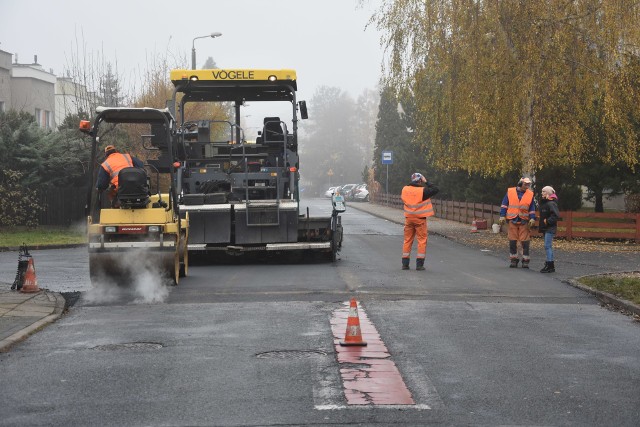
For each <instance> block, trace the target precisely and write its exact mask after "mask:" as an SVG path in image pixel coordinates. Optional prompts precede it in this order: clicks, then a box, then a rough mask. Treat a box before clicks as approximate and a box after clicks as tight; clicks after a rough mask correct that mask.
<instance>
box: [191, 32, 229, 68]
mask: <svg viewBox="0 0 640 427" xmlns="http://www.w3.org/2000/svg"><path fill="white" fill-rule="evenodd" d="M221 35H222V33H211V34H207V35H206V36H198V37H194V39H193V41H192V42H191V69H192V70H195V69H196V40H197V39H206V38H207V37H211V38H212V39H215V38H216V37H220V36H221Z"/></svg>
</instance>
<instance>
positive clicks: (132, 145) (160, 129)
mask: <svg viewBox="0 0 640 427" xmlns="http://www.w3.org/2000/svg"><path fill="white" fill-rule="evenodd" d="M80 130H81V131H82V132H84V133H86V134H88V135H90V136H91V138H92V144H91V159H92V162H91V165H90V167H89V170H90V173H89V176H90V177H91V182H90V183H89V190H88V193H87V203H86V212H87V222H88V224H87V233H88V250H89V273H90V277H91V281H92V283H93V284H97V283H102V282H105V281H107V282H110V283H115V284H118V285H125V286H126V285H128V284H129V283H131V281H132V280H136V279H137V277H136V276H140V275H143V274H144V275H151V278H152V279H153V278H154V277H153V276H157V277H159V278H165V279H166V280H168V281H169V283H171V284H174V285H177V284H178V281H179V279H180V277H184V276H186V275H187V272H188V251H187V242H188V237H189V217H188V215H182V218H181V215H180V212H179V205H178V203H177V200H178V199H177V198H178V195H177V190H176V185H175V183H176V182H177V180H176V177H175V175H174V173H175V171H176V169H177V167H179V166H180V164H179V163H176V160H177V155H176V154H177V153H176V147H175V140H176V132H177V131H176V125H175V120H174V118H173V116H172V115H171V113H170V112H169V110H166V109H155V108H119V107H113V108H112V107H98V108H97V110H96V117H95V119H94V120H93V122H90V121H87V120H82V121H81V122H80ZM103 184H104V185H103ZM105 186H106V187H105Z"/></svg>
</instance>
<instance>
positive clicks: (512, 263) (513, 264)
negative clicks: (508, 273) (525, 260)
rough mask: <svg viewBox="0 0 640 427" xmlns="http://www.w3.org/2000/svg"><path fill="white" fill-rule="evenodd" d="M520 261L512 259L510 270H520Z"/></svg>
mask: <svg viewBox="0 0 640 427" xmlns="http://www.w3.org/2000/svg"><path fill="white" fill-rule="evenodd" d="M519 262H520V260H519V259H518V258H511V264H509V268H518V263H519Z"/></svg>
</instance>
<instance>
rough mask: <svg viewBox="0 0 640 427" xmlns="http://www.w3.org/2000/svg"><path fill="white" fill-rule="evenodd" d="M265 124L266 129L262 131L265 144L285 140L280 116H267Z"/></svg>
mask: <svg viewBox="0 0 640 427" xmlns="http://www.w3.org/2000/svg"><path fill="white" fill-rule="evenodd" d="M263 124H264V131H263V132H262V137H263V138H264V143H265V144H269V143H272V142H284V131H283V130H282V124H281V123H280V117H265V118H264V121H263Z"/></svg>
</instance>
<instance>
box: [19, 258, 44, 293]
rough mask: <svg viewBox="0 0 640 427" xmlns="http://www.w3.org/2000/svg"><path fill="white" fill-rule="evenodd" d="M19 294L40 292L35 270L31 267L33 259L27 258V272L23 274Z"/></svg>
mask: <svg viewBox="0 0 640 427" xmlns="http://www.w3.org/2000/svg"><path fill="white" fill-rule="evenodd" d="M20 292H22V293H25V294H30V293H35V292H40V288H39V287H38V279H36V269H35V267H34V266H33V258H29V265H28V266H27V271H26V272H25V273H24V284H23V285H22V289H20Z"/></svg>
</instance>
